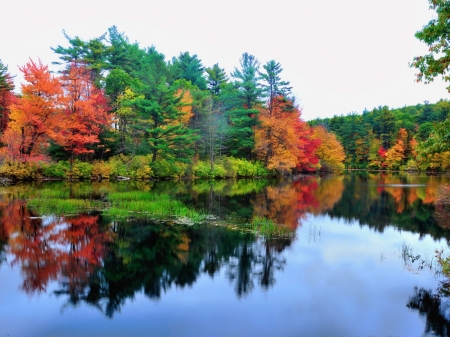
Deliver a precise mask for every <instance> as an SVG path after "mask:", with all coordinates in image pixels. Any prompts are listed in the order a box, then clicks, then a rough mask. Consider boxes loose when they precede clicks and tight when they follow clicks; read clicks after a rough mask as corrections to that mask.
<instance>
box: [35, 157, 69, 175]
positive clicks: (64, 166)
mask: <svg viewBox="0 0 450 337" xmlns="http://www.w3.org/2000/svg"><path fill="white" fill-rule="evenodd" d="M41 169H42V174H43V175H44V177H48V178H56V179H65V178H66V177H67V172H69V171H70V164H69V162H68V161H59V162H57V163H49V164H42V166H41Z"/></svg>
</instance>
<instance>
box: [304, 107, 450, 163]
mask: <svg viewBox="0 0 450 337" xmlns="http://www.w3.org/2000/svg"><path fill="white" fill-rule="evenodd" d="M449 116H450V101H448V100H440V101H439V102H437V103H436V104H430V103H429V102H427V101H425V102H424V104H417V105H414V106H405V107H403V108H398V109H389V108H388V107H387V106H380V107H378V108H374V109H373V110H372V111H368V110H364V111H363V112H362V113H361V114H357V113H354V112H352V113H349V114H347V115H346V116H344V115H341V116H334V117H332V118H324V119H321V118H317V119H315V120H312V121H310V122H309V124H310V125H311V126H313V127H314V126H318V125H322V126H324V127H325V128H326V129H327V130H328V131H329V132H332V133H334V134H335V135H336V136H337V138H338V140H339V141H340V142H341V143H342V146H343V147H344V150H345V155H346V159H345V166H346V167H347V168H357V169H367V168H372V169H383V168H387V169H400V170H441V171H446V170H448V169H449V168H450V152H449V146H450V145H449V144H448V142H447V141H446V137H448V136H447V135H446V133H447V132H448V131H447V132H446V130H449V126H450V125H449V123H450V122H449Z"/></svg>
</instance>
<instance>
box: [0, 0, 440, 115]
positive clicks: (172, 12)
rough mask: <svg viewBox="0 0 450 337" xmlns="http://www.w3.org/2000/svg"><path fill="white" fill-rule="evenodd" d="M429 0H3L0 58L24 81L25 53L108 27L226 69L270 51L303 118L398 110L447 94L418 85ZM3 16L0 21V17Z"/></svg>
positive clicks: (47, 54) (37, 53)
mask: <svg viewBox="0 0 450 337" xmlns="http://www.w3.org/2000/svg"><path fill="white" fill-rule="evenodd" d="M428 5H429V4H428V1H427V0H321V1H315V0H308V1H306V0H290V1H289V0H277V1H268V0H227V1H212V0H190V1H181V0H166V1H163V0H158V1H156V0H147V1H137V0H121V1H118V0H109V1H104V0H89V1H87V0H76V1H66V0H45V1H36V0H0V8H1V13H2V14H1V17H2V31H1V33H0V60H2V62H3V63H4V64H5V65H7V66H8V69H9V71H10V73H11V74H12V75H16V76H17V77H16V85H18V86H19V84H20V81H21V76H20V71H19V70H18V66H22V65H24V64H25V63H26V62H27V61H28V59H29V58H32V59H33V60H36V59H37V58H40V59H41V60H42V61H43V63H45V64H50V63H51V62H52V61H55V60H57V56H56V54H54V53H53V52H52V51H51V49H50V47H51V46H52V47H56V46H57V45H58V44H61V45H62V46H68V44H67V41H66V40H65V38H64V36H63V33H62V30H63V29H64V30H65V31H66V33H67V34H68V35H69V36H79V37H81V38H82V39H85V40H88V39H90V38H93V37H97V36H100V35H102V34H103V33H104V32H106V31H107V29H108V28H109V27H111V26H112V25H116V26H117V27H118V29H119V31H121V32H125V34H126V35H127V36H128V37H129V39H130V41H131V42H134V41H138V42H139V43H140V45H141V47H147V46H151V45H154V46H155V47H156V49H157V50H158V51H159V52H161V53H163V54H164V55H166V59H167V60H169V59H171V58H172V57H173V56H178V55H179V53H180V52H184V51H189V52H190V54H191V55H192V54H197V55H198V57H199V58H200V59H201V60H202V62H203V65H204V66H206V67H209V66H212V65H213V64H214V63H219V66H221V67H222V68H225V70H226V71H227V73H228V74H229V73H230V72H231V71H232V70H233V69H234V67H236V66H238V65H239V59H240V57H241V55H242V53H244V52H248V53H251V54H253V55H255V56H256V57H257V58H258V59H259V61H260V63H261V64H263V63H265V62H266V61H268V60H271V59H274V60H275V61H277V62H280V63H281V65H282V67H283V68H284V71H283V72H282V74H281V76H282V78H283V79H284V80H287V81H290V82H291V85H292V87H293V93H294V94H295V96H296V97H297V102H298V103H300V106H301V107H302V108H303V113H302V116H303V118H304V119H305V120H310V119H313V118H316V117H332V116H333V115H341V114H344V115H345V114H347V113H349V112H353V111H355V112H357V113H361V112H362V111H363V110H364V109H365V108H367V109H368V110H371V109H373V108H374V107H377V106H380V105H388V106H389V107H391V108H398V107H402V106H405V105H415V104H417V103H423V101H425V100H428V101H430V102H432V103H434V102H436V101H438V100H439V99H441V98H448V92H447V90H446V89H445V87H446V85H445V84H444V83H443V82H442V81H441V80H440V79H439V80H436V81H435V82H434V83H432V84H429V85H425V84H423V83H416V82H415V77H414V74H415V73H416V70H415V69H410V68H409V67H408V62H410V61H411V60H412V58H413V57H414V56H418V55H422V54H424V53H426V51H427V47H426V46H425V45H424V44H423V43H421V42H420V41H418V40H416V39H415V37H414V33H415V32H416V31H417V30H419V29H421V27H422V26H424V25H425V24H426V23H427V22H428V21H429V20H430V19H431V18H432V17H433V15H435V14H434V12H433V11H431V10H429V9H428ZM5 20H6V22H5Z"/></svg>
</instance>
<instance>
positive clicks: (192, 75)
mask: <svg viewBox="0 0 450 337" xmlns="http://www.w3.org/2000/svg"><path fill="white" fill-rule="evenodd" d="M169 68H170V71H171V73H172V76H173V79H174V80H179V79H182V78H184V79H186V80H188V81H190V82H191V83H192V84H193V85H195V86H197V87H198V88H199V89H201V90H206V89H207V84H206V79H205V77H204V76H203V74H204V72H205V67H203V65H202V62H201V61H200V60H199V58H198V57H197V55H195V54H194V55H192V56H191V55H190V54H189V52H184V53H180V55H179V56H178V57H174V58H172V64H171V65H170V66H169Z"/></svg>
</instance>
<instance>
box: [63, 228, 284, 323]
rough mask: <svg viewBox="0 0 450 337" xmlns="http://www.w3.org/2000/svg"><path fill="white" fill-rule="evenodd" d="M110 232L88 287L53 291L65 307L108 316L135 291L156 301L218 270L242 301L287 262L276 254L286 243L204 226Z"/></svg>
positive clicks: (271, 279) (272, 280)
mask: <svg viewBox="0 0 450 337" xmlns="http://www.w3.org/2000/svg"><path fill="white" fill-rule="evenodd" d="M113 230H114V231H115V234H116V239H115V241H114V242H112V243H110V244H109V249H108V253H107V254H106V256H105V258H104V263H103V266H102V267H101V268H98V269H97V270H96V271H95V272H94V273H92V275H91V277H90V278H89V283H88V284H86V285H85V287H84V288H83V289H81V288H78V287H77V288H76V289H72V288H70V286H69V284H64V283H63V284H62V289H60V290H58V291H57V292H56V294H58V295H68V297H69V298H68V302H67V304H68V305H77V304H78V303H80V302H82V301H84V302H86V303H88V304H90V305H92V306H94V307H97V308H99V309H100V310H101V311H102V312H104V313H105V315H106V316H108V317H112V316H113V315H114V313H115V312H117V311H120V309H121V307H122V306H123V305H124V303H125V302H126V300H127V299H133V298H134V296H135V294H136V293H137V292H139V291H143V292H144V294H145V295H146V296H147V297H149V298H150V299H152V300H158V299H160V298H161V296H162V294H163V293H164V292H166V291H168V290H170V288H171V287H173V286H177V287H181V288H183V287H185V286H187V285H188V286H191V285H193V284H194V283H195V282H196V280H197V278H198V277H199V276H200V275H201V274H202V273H206V274H208V275H210V276H211V277H213V276H214V275H215V274H216V273H217V272H218V271H219V270H220V269H222V268H224V269H226V270H227V272H226V276H227V277H228V279H229V280H230V282H231V283H233V284H234V289H235V292H236V295H237V296H238V297H242V296H245V295H246V294H248V293H250V292H251V291H252V290H253V288H254V285H255V281H256V280H258V283H259V284H260V285H261V287H263V288H268V287H270V286H272V285H273V284H274V283H275V272H276V271H277V270H282V269H283V266H284V264H285V263H286V261H285V259H284V258H283V257H281V252H282V251H283V250H284V248H285V247H286V246H287V245H289V244H290V239H286V240H255V237H254V236H253V235H251V234H245V235H243V234H241V233H240V232H237V231H232V230H229V229H227V228H224V227H216V226H207V225H204V226H189V227H182V226H177V225H172V224H168V223H153V222H151V223H150V222H141V223H136V222H134V223H126V222H124V223H115V225H114V227H113Z"/></svg>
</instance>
